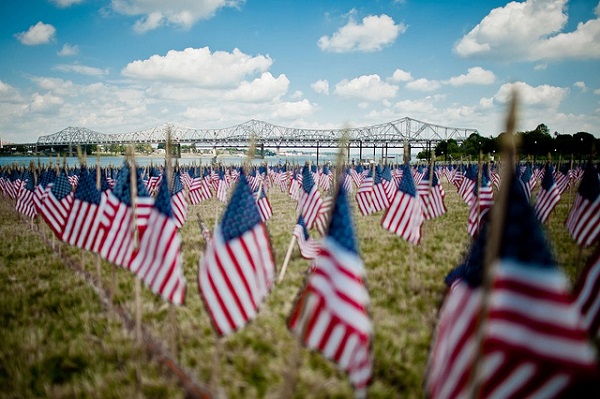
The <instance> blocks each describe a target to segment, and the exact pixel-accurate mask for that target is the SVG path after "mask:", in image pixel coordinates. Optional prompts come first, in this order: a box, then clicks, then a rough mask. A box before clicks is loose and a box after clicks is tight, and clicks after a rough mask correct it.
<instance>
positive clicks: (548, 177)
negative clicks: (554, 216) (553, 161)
mask: <svg viewBox="0 0 600 399" xmlns="http://www.w3.org/2000/svg"><path fill="white" fill-rule="evenodd" d="M553 169H554V168H553V167H552V165H550V163H548V164H546V167H545V172H544V177H543V179H542V185H541V186H540V191H539V192H538V195H537V202H536V203H535V208H534V209H535V216H536V217H537V218H538V220H539V221H540V223H546V220H548V216H550V212H552V210H553V209H554V207H555V206H556V204H558V202H559V201H560V192H559V190H558V186H557V185H556V183H555V181H554V173H553V172H554V170H553Z"/></svg>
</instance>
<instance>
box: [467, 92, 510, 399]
mask: <svg viewBox="0 0 600 399" xmlns="http://www.w3.org/2000/svg"><path fill="white" fill-rule="evenodd" d="M517 101H518V98H517V92H516V91H513V93H512V99H511V102H510V107H509V112H508V117H507V122H506V125H507V127H506V135H505V137H506V138H505V140H506V141H505V143H504V147H505V148H504V151H503V152H504V162H505V166H506V167H503V168H502V181H503V182H504V184H503V185H502V187H501V188H500V190H499V192H498V201H497V202H496V203H495V205H494V206H493V207H492V209H491V210H490V212H491V214H490V224H489V231H488V234H487V237H486V248H485V253H484V263H483V282H482V294H481V306H480V309H479V313H478V315H477V320H476V324H475V342H474V348H475V353H474V357H473V363H472V366H471V370H470V373H469V383H468V385H467V389H468V390H467V397H470V398H478V397H480V393H481V385H482V383H483V381H482V380H481V379H482V373H483V370H482V367H481V363H482V359H483V340H484V335H485V324H486V320H487V317H488V312H489V307H490V303H489V302H490V294H491V291H492V282H493V277H494V272H495V267H496V265H497V259H498V256H499V254H500V245H501V240H502V232H503V231H504V222H505V218H506V209H507V205H508V195H509V191H510V186H511V184H512V179H513V178H514V173H515V170H514V168H515V166H514V165H515V161H516V150H515V142H514V140H515V138H514V130H515V124H516V110H517Z"/></svg>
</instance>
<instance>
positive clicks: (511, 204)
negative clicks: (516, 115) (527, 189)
mask: <svg viewBox="0 0 600 399" xmlns="http://www.w3.org/2000/svg"><path fill="white" fill-rule="evenodd" d="M508 184H510V186H511V187H510V193H509V199H508V209H507V213H506V220H505V223H504V230H503V233H502V237H501V240H500V242H501V243H502V245H501V248H500V256H499V262H498V264H497V266H496V273H495V275H494V277H493V281H492V287H491V292H490V296H489V309H488V312H487V318H486V319H485V321H484V322H485V324H484V325H483V326H482V327H483V328H484V330H483V341H482V344H481V347H480V348H481V355H482V356H481V360H480V363H479V364H478V366H479V369H478V370H472V368H473V367H474V364H473V362H474V356H475V353H476V351H477V350H478V345H477V344H478V342H476V329H477V320H478V314H479V312H480V311H481V309H480V306H481V301H482V295H483V288H482V287H481V282H482V273H483V269H482V262H483V258H484V256H485V242H486V238H487V235H486V234H485V233H484V232H482V234H480V235H479V238H478V239H477V240H476V241H475V243H474V245H473V247H472V249H471V251H470V254H469V255H468V256H467V261H466V263H465V264H464V265H462V266H461V267H460V268H461V269H462V275H457V276H454V277H455V278H457V280H456V281H455V282H454V283H453V284H452V288H451V289H450V290H449V291H448V294H447V296H446V299H445V301H444V304H443V306H442V309H441V311H440V318H439V322H438V325H437V328H436V333H435V335H434V339H433V346H432V350H431V352H430V359H429V368H428V371H427V376H426V383H425V389H426V395H427V396H428V397H431V398H455V397H467V396H469V395H471V394H473V392H469V391H468V390H469V385H468V384H469V381H470V378H469V376H470V374H471V373H472V372H476V373H477V374H476V375H478V376H480V377H481V385H480V389H479V392H475V395H476V397H515V398H518V397H544V398H552V397H563V396H565V397H569V391H570V390H572V389H576V388H577V386H578V385H579V384H583V385H585V384H590V383H592V384H593V383H596V384H597V381H598V375H597V370H596V367H597V362H596V353H595V350H594V347H593V346H592V345H591V343H590V342H589V340H588V338H587V332H586V331H585V330H584V329H583V327H582V325H581V317H580V315H579V312H578V310H577V308H576V307H575V306H574V304H573V302H572V300H571V298H570V296H569V293H568V290H567V287H568V281H567V278H566V277H565V276H564V274H563V273H562V271H561V270H560V269H559V268H557V267H556V264H555V262H554V259H553V258H552V255H551V253H550V250H549V248H548V246H547V245H548V244H547V241H546V238H545V237H544V234H543V232H542V230H541V228H540V225H539V222H538V221H537V219H536V217H535V214H534V212H533V210H532V208H531V207H530V206H529V204H528V202H527V201H526V199H525V196H524V192H523V191H522V190H521V189H520V188H519V185H518V184H517V183H515V181H514V180H513V181H512V182H510V183H508ZM487 227H488V226H487V225H484V229H486V228H487ZM478 378H479V377H478Z"/></svg>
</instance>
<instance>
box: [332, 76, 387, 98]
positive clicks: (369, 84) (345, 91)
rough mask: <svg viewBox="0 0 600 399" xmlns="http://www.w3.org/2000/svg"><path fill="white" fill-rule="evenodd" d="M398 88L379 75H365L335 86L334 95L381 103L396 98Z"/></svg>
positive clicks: (343, 81) (345, 80)
mask: <svg viewBox="0 0 600 399" xmlns="http://www.w3.org/2000/svg"><path fill="white" fill-rule="evenodd" d="M397 91H398V86H394V85H391V84H389V83H385V82H383V81H382V80H381V78H380V77H379V75H376V74H375V75H363V76H359V77H358V78H354V79H352V80H347V79H344V80H342V81H341V82H339V83H338V84H336V85H335V91H334V94H335V95H338V96H340V97H347V98H360V99H363V100H367V101H379V100H383V99H385V98H393V97H395V96H396V92H397Z"/></svg>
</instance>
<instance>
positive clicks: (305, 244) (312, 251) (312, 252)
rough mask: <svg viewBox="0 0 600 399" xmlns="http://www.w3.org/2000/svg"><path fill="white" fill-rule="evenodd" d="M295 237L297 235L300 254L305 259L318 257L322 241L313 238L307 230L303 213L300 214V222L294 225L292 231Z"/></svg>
mask: <svg viewBox="0 0 600 399" xmlns="http://www.w3.org/2000/svg"><path fill="white" fill-rule="evenodd" d="M292 234H293V235H294V237H296V239H297V241H298V248H299V249H300V255H301V256H302V257H303V258H304V259H314V258H316V257H317V254H318V253H319V249H320V247H321V243H320V242H319V241H318V240H313V239H312V238H310V236H309V235H308V231H307V230H306V225H305V224H304V219H303V218H302V215H300V216H298V222H296V225H295V226H294V231H293V232H292Z"/></svg>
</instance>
